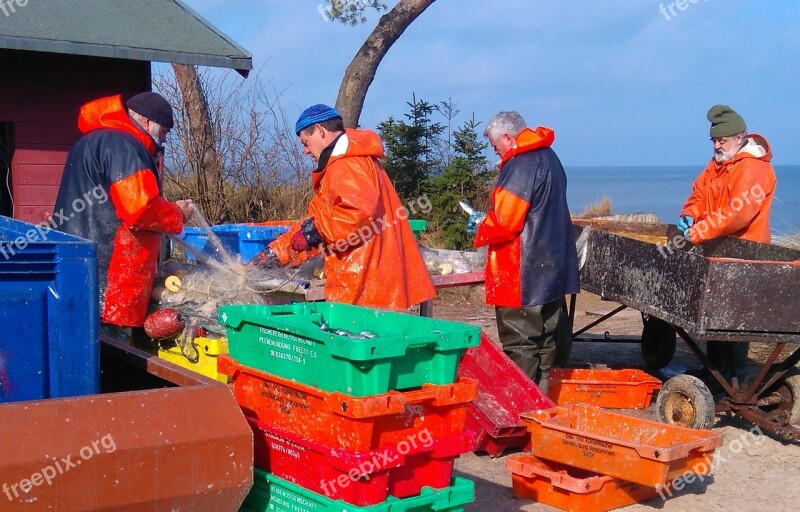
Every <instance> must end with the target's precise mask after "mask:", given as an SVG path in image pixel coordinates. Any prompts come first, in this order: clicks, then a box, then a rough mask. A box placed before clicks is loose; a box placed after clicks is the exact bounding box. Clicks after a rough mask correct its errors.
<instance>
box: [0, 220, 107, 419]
mask: <svg viewBox="0 0 800 512" xmlns="http://www.w3.org/2000/svg"><path fill="white" fill-rule="evenodd" d="M97 286H98V285H97V256H96V251H95V243H94V242H91V241H89V240H84V239H82V238H78V237H75V236H72V235H68V234H65V233H61V232H58V231H47V230H46V229H42V228H37V226H35V225H33V224H28V223H25V222H20V221H18V220H14V219H10V218H8V217H3V216H0V325H2V326H3V333H2V336H0V403H4V402H16V401H20V400H38V399H42V398H55V397H66V396H77V395H88V394H94V393H99V391H100V351H99V345H98V341H97V329H98V320H99V305H98V287H97Z"/></svg>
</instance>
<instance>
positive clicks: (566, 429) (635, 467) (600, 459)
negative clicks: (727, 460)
mask: <svg viewBox="0 0 800 512" xmlns="http://www.w3.org/2000/svg"><path fill="white" fill-rule="evenodd" d="M520 420H521V421H522V422H523V423H524V424H525V425H526V426H527V427H528V430H529V431H530V433H531V453H532V454H533V455H536V456H537V457H540V458H542V459H547V460H551V461H555V462H561V463H563V464H567V465H569V466H573V467H576V468H580V469H585V470H588V471H593V472H595V473H601V474H604V475H609V476H613V477H616V478H619V479H621V480H627V481H630V482H636V483H638V484H642V485H649V486H651V487H656V486H664V485H666V484H667V483H668V482H670V481H671V480H672V479H673V478H675V477H677V476H680V475H682V474H685V473H695V474H698V475H707V474H708V473H709V472H710V471H711V459H712V457H713V455H714V450H716V449H717V448H719V447H720V446H722V434H720V433H718V432H711V431H710V430H692V429H690V428H685V427H679V426H676V425H667V424H666V423H659V422H657V421H649V420H643V419H640V418H632V417H630V416H625V415H623V414H617V413H612V412H608V411H604V410H602V409H600V408H598V407H595V406H592V405H587V404H571V405H568V406H563V407H554V408H552V409H546V410H543V411H532V412H528V413H525V414H522V415H521V416H520Z"/></svg>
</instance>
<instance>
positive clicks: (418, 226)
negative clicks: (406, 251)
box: [408, 219, 428, 236]
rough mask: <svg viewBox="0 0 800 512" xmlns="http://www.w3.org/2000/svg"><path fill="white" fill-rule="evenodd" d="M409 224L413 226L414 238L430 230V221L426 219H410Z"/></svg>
mask: <svg viewBox="0 0 800 512" xmlns="http://www.w3.org/2000/svg"><path fill="white" fill-rule="evenodd" d="M408 223H409V224H411V232H412V233H414V236H417V234H418V233H419V232H420V231H427V230H428V221H427V220H424V219H409V221H408Z"/></svg>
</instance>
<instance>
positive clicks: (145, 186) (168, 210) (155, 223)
mask: <svg viewBox="0 0 800 512" xmlns="http://www.w3.org/2000/svg"><path fill="white" fill-rule="evenodd" d="M109 195H110V197H111V203H112V204H113V205H114V209H115V210H116V212H117V217H119V219H120V220H121V221H122V223H123V224H124V225H125V226H127V227H128V228H130V229H140V230H144V231H155V232H160V233H172V234H178V233H180V232H181V230H182V229H183V215H182V214H181V209H180V207H178V205H177V204H175V203H170V202H169V201H167V200H166V199H164V197H163V196H162V195H161V192H160V191H159V189H158V183H157V182H156V178H155V176H154V175H153V173H152V171H150V170H149V169H142V170H140V171H138V172H136V173H134V174H133V175H131V176H128V177H127V178H123V179H121V180H118V181H115V182H114V183H112V184H111V187H110V190H109Z"/></svg>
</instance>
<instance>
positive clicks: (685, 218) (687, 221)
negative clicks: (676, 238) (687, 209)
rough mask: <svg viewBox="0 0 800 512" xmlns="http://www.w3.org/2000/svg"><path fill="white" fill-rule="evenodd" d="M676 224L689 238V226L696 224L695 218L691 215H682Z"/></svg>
mask: <svg viewBox="0 0 800 512" xmlns="http://www.w3.org/2000/svg"><path fill="white" fill-rule="evenodd" d="M675 225H676V226H677V227H678V231H680V232H681V233H683V236H684V237H686V238H689V228H690V227H692V226H693V225H694V219H693V218H692V217H691V216H690V215H681V216H680V217H679V218H678V222H677V223H676V224H675Z"/></svg>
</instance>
